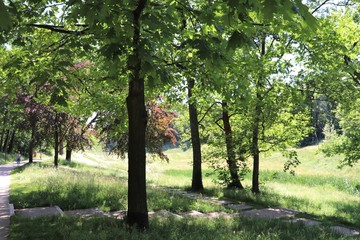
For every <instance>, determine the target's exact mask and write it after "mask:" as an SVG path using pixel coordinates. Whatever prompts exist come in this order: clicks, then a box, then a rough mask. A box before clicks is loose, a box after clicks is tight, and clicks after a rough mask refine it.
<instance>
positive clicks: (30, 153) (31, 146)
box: [28, 121, 36, 163]
mask: <svg viewBox="0 0 360 240" xmlns="http://www.w3.org/2000/svg"><path fill="white" fill-rule="evenodd" d="M35 131H36V122H35V121H32V122H31V137H30V141H29V146H28V157H29V163H32V162H33V152H34V146H35Z"/></svg>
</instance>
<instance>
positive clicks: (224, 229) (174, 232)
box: [10, 217, 345, 240]
mask: <svg viewBox="0 0 360 240" xmlns="http://www.w3.org/2000/svg"><path fill="white" fill-rule="evenodd" d="M10 239H17V240H21V239H77V240H82V239H84V240H85V239H86V240H92V239H94V240H95V239H96V240H102V239H104V240H105V239H134V240H135V239H144V240H146V239H168V240H172V239H199V240H200V239H206V240H207V239H224V240H231V239H237V240H242V239H244V240H252V239H254V240H255V239H256V240H272V239H286V240H288V239H298V240H302V239H303V240H308V239H345V237H341V236H339V235H336V234H334V233H331V232H330V230H329V229H327V228H326V227H322V228H311V227H304V226H303V225H301V224H290V223H286V222H281V221H265V220H259V219H257V220H254V219H250V218H236V219H233V220H224V219H222V218H220V219H214V220H211V221H209V220H208V219H201V218H183V219H175V218H167V219H161V218H155V219H151V220H150V229H149V230H148V231H146V232H138V231H137V230H133V231H128V230H127V229H126V226H125V223H124V222H123V221H120V220H115V219H110V218H94V219H78V218H71V217H61V218H58V217H51V218H37V219H34V220H31V221H29V220H28V219H25V218H21V217H14V218H12V224H11V234H10Z"/></svg>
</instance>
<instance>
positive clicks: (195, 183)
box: [188, 79, 204, 191]
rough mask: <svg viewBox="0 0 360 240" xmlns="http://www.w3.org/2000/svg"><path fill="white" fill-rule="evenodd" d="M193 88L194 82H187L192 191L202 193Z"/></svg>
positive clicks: (197, 125)
mask: <svg viewBox="0 0 360 240" xmlns="http://www.w3.org/2000/svg"><path fill="white" fill-rule="evenodd" d="M194 86H195V80H194V79H189V80H188V97H189V115H190V131H191V144H192V149H193V171H192V182H191V190H192V191H202V190H203V189H204V186H203V182H202V173H201V170H202V169H201V144H200V135H199V124H198V122H199V121H198V113H197V109H196V103H195V101H193V100H192V89H193V88H194Z"/></svg>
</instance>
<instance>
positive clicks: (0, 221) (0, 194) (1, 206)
mask: <svg viewBox="0 0 360 240" xmlns="http://www.w3.org/2000/svg"><path fill="white" fill-rule="evenodd" d="M24 163H25V162H22V163H20V164H19V165H18V164H16V163H10V164H6V165H0V239H1V240H5V239H7V237H8V235H9V226H10V209H9V188H10V172H11V171H12V170H13V169H14V168H15V167H18V166H21V165H24Z"/></svg>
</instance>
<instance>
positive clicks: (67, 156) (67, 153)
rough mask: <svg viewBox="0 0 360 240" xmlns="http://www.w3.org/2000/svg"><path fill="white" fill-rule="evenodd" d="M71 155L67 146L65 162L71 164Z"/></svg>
mask: <svg viewBox="0 0 360 240" xmlns="http://www.w3.org/2000/svg"><path fill="white" fill-rule="evenodd" d="M71 153H72V149H71V147H70V146H69V145H67V146H66V156H65V159H66V161H69V162H71Z"/></svg>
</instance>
